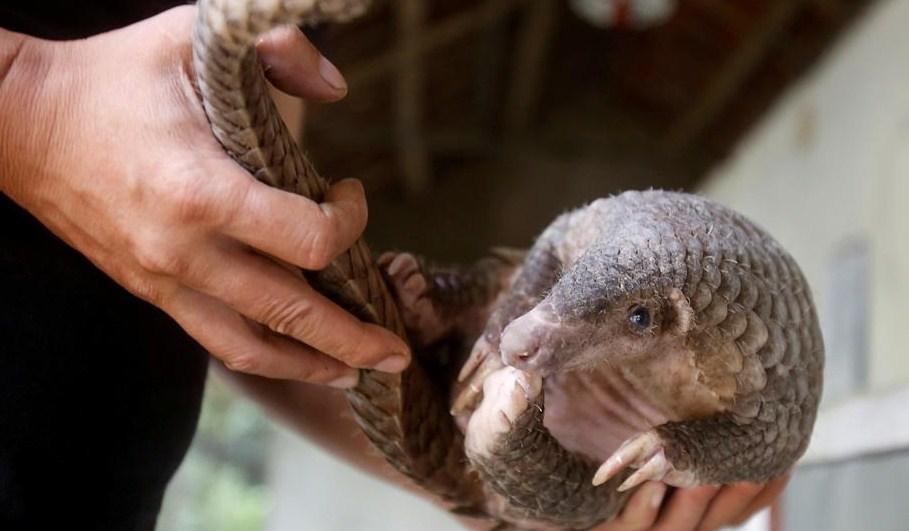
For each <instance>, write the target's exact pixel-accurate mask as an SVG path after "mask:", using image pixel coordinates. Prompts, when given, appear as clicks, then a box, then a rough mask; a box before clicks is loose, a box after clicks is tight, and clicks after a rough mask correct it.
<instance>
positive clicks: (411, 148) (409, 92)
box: [394, 0, 431, 195]
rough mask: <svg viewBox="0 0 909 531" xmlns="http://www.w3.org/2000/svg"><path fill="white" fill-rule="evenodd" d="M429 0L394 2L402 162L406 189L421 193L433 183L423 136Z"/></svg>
mask: <svg viewBox="0 0 909 531" xmlns="http://www.w3.org/2000/svg"><path fill="white" fill-rule="evenodd" d="M425 1H426V0H397V1H396V2H394V6H395V14H396V18H397V26H398V46H397V54H398V60H397V62H396V64H397V67H398V68H397V72H396V75H395V94H396V97H395V111H396V113H395V124H396V132H397V134H396V138H397V148H398V164H399V166H400V167H401V171H402V174H403V176H404V189H405V190H406V191H407V193H408V194H409V195H418V194H420V193H422V192H423V191H425V190H426V188H427V187H428V186H429V181H430V177H431V173H430V172H431V169H430V160H429V153H428V152H427V150H426V142H425V140H424V137H423V85H424V80H423V77H424V76H423V58H422V55H421V54H420V47H419V44H420V36H421V35H422V33H423V23H424V20H425V18H426V4H425Z"/></svg>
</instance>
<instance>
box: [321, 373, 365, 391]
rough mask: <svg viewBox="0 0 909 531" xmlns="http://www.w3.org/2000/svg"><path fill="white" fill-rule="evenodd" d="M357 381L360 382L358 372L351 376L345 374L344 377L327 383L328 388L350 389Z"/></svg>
mask: <svg viewBox="0 0 909 531" xmlns="http://www.w3.org/2000/svg"><path fill="white" fill-rule="evenodd" d="M359 381H360V373H359V371H358V372H355V373H353V374H347V375H345V376H342V377H340V378H338V379H336V380H332V381H330V382H328V386H329V387H335V388H337V389H350V388H351V387H354V386H355V385H357V382H359Z"/></svg>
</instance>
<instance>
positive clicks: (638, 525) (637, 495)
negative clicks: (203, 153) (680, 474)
mask: <svg viewBox="0 0 909 531" xmlns="http://www.w3.org/2000/svg"><path fill="white" fill-rule="evenodd" d="M665 496H666V484H665V483H663V482H661V481H648V482H647V483H644V484H643V485H642V486H641V488H639V489H638V490H636V491H634V493H633V494H632V495H631V498H629V499H628V503H626V504H625V508H624V509H622V512H621V513H619V515H618V517H616V519H615V520H614V521H613V522H610V523H609V524H607V526H605V527H604V528H603V529H601V531H643V530H645V529H650V527H651V526H652V525H653V522H654V521H655V520H656V518H657V515H658V514H659V513H660V505H662V503H663V498H664V497H665Z"/></svg>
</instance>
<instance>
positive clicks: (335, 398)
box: [218, 369, 489, 529]
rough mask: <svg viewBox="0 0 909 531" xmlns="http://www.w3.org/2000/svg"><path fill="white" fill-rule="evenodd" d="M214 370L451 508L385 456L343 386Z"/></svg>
mask: <svg viewBox="0 0 909 531" xmlns="http://www.w3.org/2000/svg"><path fill="white" fill-rule="evenodd" d="M218 372H219V373H220V374H221V375H222V376H225V377H226V378H228V379H229V380H231V381H232V382H233V383H235V384H237V385H238V386H239V387H240V388H241V389H242V390H243V391H244V392H245V393H246V394H247V395H248V396H250V397H252V398H253V399H254V400H255V401H256V402H258V403H259V404H260V405H262V407H263V409H264V410H265V411H266V412H267V413H268V414H269V415H271V416H272V417H275V418H277V419H279V420H281V421H282V422H283V423H284V424H286V425H288V426H290V427H291V428H293V429H294V430H295V431H297V432H298V433H300V434H301V435H303V436H305V437H307V438H308V439H310V440H312V441H313V442H315V443H316V444H318V445H319V446H321V447H323V448H324V449H325V450H326V451H329V452H331V453H333V454H335V455H336V456H337V457H340V458H341V459H344V460H345V461H347V462H348V463H350V464H351V465H354V466H355V467H357V468H358V469H360V470H362V471H363V472H366V473H368V474H371V475H374V476H377V477H379V478H381V479H383V480H385V481H387V482H389V483H392V484H394V485H396V486H398V487H401V488H404V489H405V490H407V491H409V492H411V493H413V494H416V495H419V496H421V497H424V498H426V499H428V500H430V501H432V502H433V503H435V504H436V505H439V506H441V507H442V508H443V509H450V508H451V507H450V506H448V505H446V504H445V503H444V502H443V501H442V500H440V499H438V498H435V497H432V496H430V495H429V494H428V493H427V492H426V491H424V490H422V489H420V488H419V487H417V486H416V485H415V484H414V483H413V482H411V481H410V480H409V479H407V478H405V477H404V476H402V475H401V474H399V473H398V472H395V471H394V470H393V469H392V468H391V466H390V465H388V463H386V462H385V460H384V459H383V458H382V457H381V455H380V454H379V452H378V451H377V450H375V449H374V448H373V447H372V445H371V444H370V443H369V441H368V440H367V439H366V436H365V435H364V434H363V431H362V430H361V429H360V428H359V427H358V426H357V423H356V422H355V421H354V418H353V414H352V413H351V411H350V408H349V406H348V405H347V400H346V398H345V397H344V393H343V392H342V391H338V390H334V389H327V388H325V387H320V386H315V385H310V384H305V383H300V382H292V381H288V380H271V379H267V378H260V377H257V376H250V375H245V374H240V373H235V372H229V371H226V370H223V369H222V370H219V371H218ZM455 518H457V520H458V521H459V522H461V524H463V525H464V526H465V528H468V529H487V528H488V527H489V522H488V521H484V520H480V519H476V518H468V517H464V516H456V517H455Z"/></svg>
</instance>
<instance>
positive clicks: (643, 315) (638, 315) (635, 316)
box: [628, 306, 653, 330]
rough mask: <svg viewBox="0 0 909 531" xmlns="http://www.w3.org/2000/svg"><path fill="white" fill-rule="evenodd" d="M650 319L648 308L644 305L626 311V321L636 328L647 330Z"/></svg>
mask: <svg viewBox="0 0 909 531" xmlns="http://www.w3.org/2000/svg"><path fill="white" fill-rule="evenodd" d="M652 321H653V320H652V319H651V318H650V310H648V309H647V308H646V307H644V306H635V307H634V308H632V309H631V311H630V312H628V322H629V323H631V326H632V327H633V328H635V329H637V330H647V329H648V328H650V324H651V322H652Z"/></svg>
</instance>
